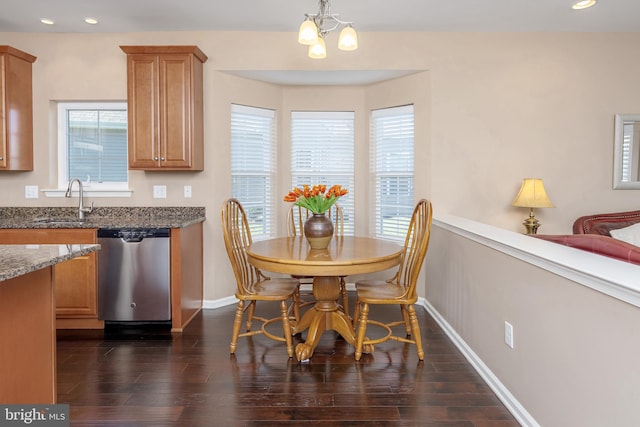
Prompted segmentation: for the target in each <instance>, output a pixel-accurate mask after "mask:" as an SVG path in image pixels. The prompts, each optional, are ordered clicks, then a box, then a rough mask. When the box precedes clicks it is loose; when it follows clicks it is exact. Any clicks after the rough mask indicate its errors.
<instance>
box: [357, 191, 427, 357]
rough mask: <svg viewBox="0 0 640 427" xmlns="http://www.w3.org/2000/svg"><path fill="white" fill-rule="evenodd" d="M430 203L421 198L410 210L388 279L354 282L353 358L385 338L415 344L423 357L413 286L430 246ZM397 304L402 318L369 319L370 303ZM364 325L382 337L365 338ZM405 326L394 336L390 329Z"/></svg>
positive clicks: (365, 328) (414, 287)
mask: <svg viewBox="0 0 640 427" xmlns="http://www.w3.org/2000/svg"><path fill="white" fill-rule="evenodd" d="M432 216H433V212H432V207H431V202H429V201H428V200H426V199H422V200H420V201H419V202H418V203H417V205H416V206H415V208H414V210H413V215H412V216H411V222H410V223H409V229H408V231H407V236H406V238H405V242H404V251H403V253H402V259H401V261H400V266H399V267H398V271H397V272H396V274H395V275H394V276H393V277H392V278H391V279H389V280H387V281H383V280H362V281H357V282H356V306H355V311H354V313H353V322H354V326H357V331H356V351H355V359H356V360H360V357H361V356H362V348H363V346H364V345H374V344H379V343H381V342H384V341H387V340H390V339H392V340H396V341H401V342H405V343H412V344H415V345H416V349H417V351H418V358H419V359H420V360H424V350H423V348H422V339H421V336H420V326H419V325H418V319H417V317H416V312H415V307H414V304H415V303H416V301H417V300H418V295H417V292H416V285H417V282H418V275H419V274H420V269H421V267H422V263H423V261H424V258H425V256H426V254H427V248H428V247H429V236H430V234H431V220H432ZM382 304H398V305H399V306H400V312H401V314H402V320H397V321H392V322H387V323H384V322H381V321H378V320H375V319H370V318H369V306H370V305H382ZM367 325H376V326H379V327H382V328H383V329H384V330H385V331H386V335H385V336H383V337H381V338H375V339H368V338H365V335H366V332H367ZM400 325H404V329H405V331H406V336H404V337H402V336H399V335H394V332H393V328H394V327H396V326H400Z"/></svg>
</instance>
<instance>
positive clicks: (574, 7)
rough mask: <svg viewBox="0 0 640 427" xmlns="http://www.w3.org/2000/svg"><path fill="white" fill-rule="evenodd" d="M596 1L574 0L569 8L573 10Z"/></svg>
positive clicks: (589, 5)
mask: <svg viewBox="0 0 640 427" xmlns="http://www.w3.org/2000/svg"><path fill="white" fill-rule="evenodd" d="M596 1H597V0H580V1H577V2H575V3H574V4H573V6H571V8H572V9H575V10H580V9H586V8H588V7H591V6H593V5H594V4H596Z"/></svg>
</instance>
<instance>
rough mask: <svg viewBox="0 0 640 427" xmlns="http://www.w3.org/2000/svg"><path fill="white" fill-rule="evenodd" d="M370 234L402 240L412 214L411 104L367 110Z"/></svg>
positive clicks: (412, 139) (412, 144)
mask: <svg viewBox="0 0 640 427" xmlns="http://www.w3.org/2000/svg"><path fill="white" fill-rule="evenodd" d="M370 148H371V153H370V160H371V166H370V172H371V182H372V183H373V186H372V189H373V195H372V198H371V200H372V202H373V211H372V212H371V215H370V218H371V227H372V230H373V235H374V237H380V238H388V239H394V240H396V239H397V240H403V239H404V238H405V236H406V233H407V229H408V227H409V222H410V221H411V214H412V213H413V207H414V206H413V203H414V201H413V177H414V169H413V163H414V162H413V148H414V138H413V105H406V106H401V107H393V108H384V109H380V110H373V111H372V112H371V140H370Z"/></svg>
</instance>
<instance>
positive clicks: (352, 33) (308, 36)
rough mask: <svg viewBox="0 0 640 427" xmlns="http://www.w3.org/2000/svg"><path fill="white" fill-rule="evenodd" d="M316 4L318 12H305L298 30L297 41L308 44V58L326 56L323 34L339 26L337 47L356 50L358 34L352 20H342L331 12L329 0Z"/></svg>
mask: <svg viewBox="0 0 640 427" xmlns="http://www.w3.org/2000/svg"><path fill="white" fill-rule="evenodd" d="M318 5H319V10H318V13H316V14H305V20H304V21H303V22H302V24H300V28H299V30H298V43H300V44H303V45H306V46H309V51H308V55H309V58H314V59H322V58H325V57H326V56H327V48H326V44H325V36H326V35H327V34H329V33H330V32H331V31H334V30H336V29H338V27H340V26H343V28H342V31H340V37H339V38H338V49H340V50H346V51H350V50H356V49H357V48H358V35H357V34H356V30H354V29H353V26H352V22H348V21H343V20H341V19H339V18H338V15H336V14H333V13H331V5H330V4H329V0H319V1H318Z"/></svg>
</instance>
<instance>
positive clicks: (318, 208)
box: [284, 184, 348, 214]
mask: <svg viewBox="0 0 640 427" xmlns="http://www.w3.org/2000/svg"><path fill="white" fill-rule="evenodd" d="M347 193H348V191H347V189H346V188H342V186H341V185H334V186H332V187H331V188H329V190H327V186H326V185H324V184H320V185H314V186H313V187H309V186H308V185H307V184H304V185H303V186H302V189H300V188H298V187H295V188H294V189H293V190H291V191H290V192H289V194H287V195H286V196H284V201H285V202H295V205H296V206H302V207H303V208H307V209H309V211H311V212H312V213H314V214H323V213H326V212H327V211H328V210H329V208H331V206H333V205H334V204H335V203H336V202H337V201H338V199H339V198H340V197H342V196H344V195H345V194H347Z"/></svg>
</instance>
